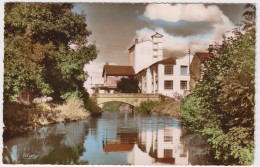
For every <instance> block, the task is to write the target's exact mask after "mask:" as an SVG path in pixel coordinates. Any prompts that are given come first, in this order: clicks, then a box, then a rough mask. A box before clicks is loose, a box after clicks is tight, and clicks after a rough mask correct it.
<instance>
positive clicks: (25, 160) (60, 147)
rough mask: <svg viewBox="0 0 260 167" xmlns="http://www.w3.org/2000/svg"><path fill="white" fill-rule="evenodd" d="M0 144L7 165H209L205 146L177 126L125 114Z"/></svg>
mask: <svg viewBox="0 0 260 167" xmlns="http://www.w3.org/2000/svg"><path fill="white" fill-rule="evenodd" d="M3 143H4V150H3V161H4V163H12V164H90V165H105V164H107V165H108V164H110V165H127V164H131V165H155V164H168V165H169V164H176V165H209V164H214V162H213V160H212V158H211V156H210V149H209V148H208V147H207V145H206V142H205V141H203V140H202V138H201V137H199V136H197V135H191V134H186V133H184V131H183V130H182V129H181V127H180V121H179V120H176V119H173V118H169V117H166V116H155V115H147V114H141V113H136V112H134V113H132V112H130V111H127V110H125V111H113V112H111V111H109V112H103V114H102V116H100V117H92V118H91V117H90V118H88V119H86V120H81V121H77V122H68V123H58V124H53V125H50V126H45V127H41V128H39V129H37V130H35V131H31V132H27V133H24V134H20V135H16V136H8V137H7V136H5V137H4V141H3Z"/></svg>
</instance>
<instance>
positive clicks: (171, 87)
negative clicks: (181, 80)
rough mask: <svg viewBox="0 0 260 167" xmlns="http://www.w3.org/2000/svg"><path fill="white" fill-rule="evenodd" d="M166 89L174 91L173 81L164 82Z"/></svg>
mask: <svg viewBox="0 0 260 167" xmlns="http://www.w3.org/2000/svg"><path fill="white" fill-rule="evenodd" d="M164 89H173V81H168V80H166V81H164Z"/></svg>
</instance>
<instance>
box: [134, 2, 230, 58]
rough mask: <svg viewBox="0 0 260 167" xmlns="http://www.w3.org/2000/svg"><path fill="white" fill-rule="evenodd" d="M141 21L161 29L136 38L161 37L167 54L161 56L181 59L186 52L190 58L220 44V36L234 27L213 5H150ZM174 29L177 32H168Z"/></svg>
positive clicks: (146, 29) (145, 30) (142, 31)
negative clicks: (211, 45) (147, 21)
mask: <svg viewBox="0 0 260 167" xmlns="http://www.w3.org/2000/svg"><path fill="white" fill-rule="evenodd" d="M144 17H145V18H146V20H150V22H152V23H157V25H159V26H160V27H144V28H142V29H139V30H137V31H136V38H141V39H150V38H151V35H153V34H154V33H155V32H159V33H161V34H162V35H163V36H164V40H163V46H164V49H165V50H167V52H164V53H167V54H168V55H164V56H165V57H168V56H169V54H171V53H172V54H173V55H175V56H176V57H179V56H183V55H184V54H186V53H187V52H188V49H189V48H190V49H191V52H192V53H193V54H194V53H195V52H197V51H206V49H207V48H208V45H209V44H214V42H221V41H222V34H224V33H226V32H227V31H228V30H231V29H232V28H234V24H233V23H232V22H231V21H230V20H229V18H228V17H227V16H225V15H224V14H223V12H222V11H221V10H220V9H219V8H218V6H216V5H208V6H205V5H203V4H176V5H171V4H149V5H147V6H146V8H145V11H144ZM158 23H160V24H158ZM163 23H167V24H163ZM200 24H201V26H200ZM171 25H172V26H171ZM176 27H177V28H178V30H171V29H174V28H176ZM200 28H202V30H199V29H200ZM184 32H185V35H184ZM188 32H189V33H188Z"/></svg>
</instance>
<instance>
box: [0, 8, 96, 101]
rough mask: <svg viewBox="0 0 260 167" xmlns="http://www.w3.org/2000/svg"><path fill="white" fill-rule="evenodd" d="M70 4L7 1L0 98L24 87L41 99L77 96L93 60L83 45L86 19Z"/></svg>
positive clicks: (92, 48) (89, 49)
mask: <svg viewBox="0 0 260 167" xmlns="http://www.w3.org/2000/svg"><path fill="white" fill-rule="evenodd" d="M72 8H73V5H72V4H71V3H6V4H5V17H4V21H5V27H4V42H5V47H4V95H5V100H7V99H14V98H15V96H16V95H17V94H18V93H19V92H20V91H22V90H23V89H31V90H33V92H34V93H38V94H41V95H49V94H51V95H53V96H55V97H56V98H57V97H63V98H67V97H69V96H70V95H74V96H82V95H84V94H85V96H86V92H85V90H84V88H83V82H84V80H85V74H84V72H83V66H84V64H85V63H88V62H89V61H91V60H93V59H95V58H96V56H97V49H96V47H95V45H88V41H87V37H88V36H89V35H90V34H91V31H90V30H88V29H87V24H86V22H85V16H84V15H79V14H76V13H73V12H72Z"/></svg>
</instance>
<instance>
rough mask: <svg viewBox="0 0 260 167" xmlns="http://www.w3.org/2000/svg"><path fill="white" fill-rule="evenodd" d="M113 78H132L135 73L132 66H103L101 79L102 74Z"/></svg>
mask: <svg viewBox="0 0 260 167" xmlns="http://www.w3.org/2000/svg"><path fill="white" fill-rule="evenodd" d="M105 72H106V75H113V76H132V75H135V71H134V69H133V67H132V66H117V65H108V64H106V65H104V68H103V74H102V77H104V74H105Z"/></svg>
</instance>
